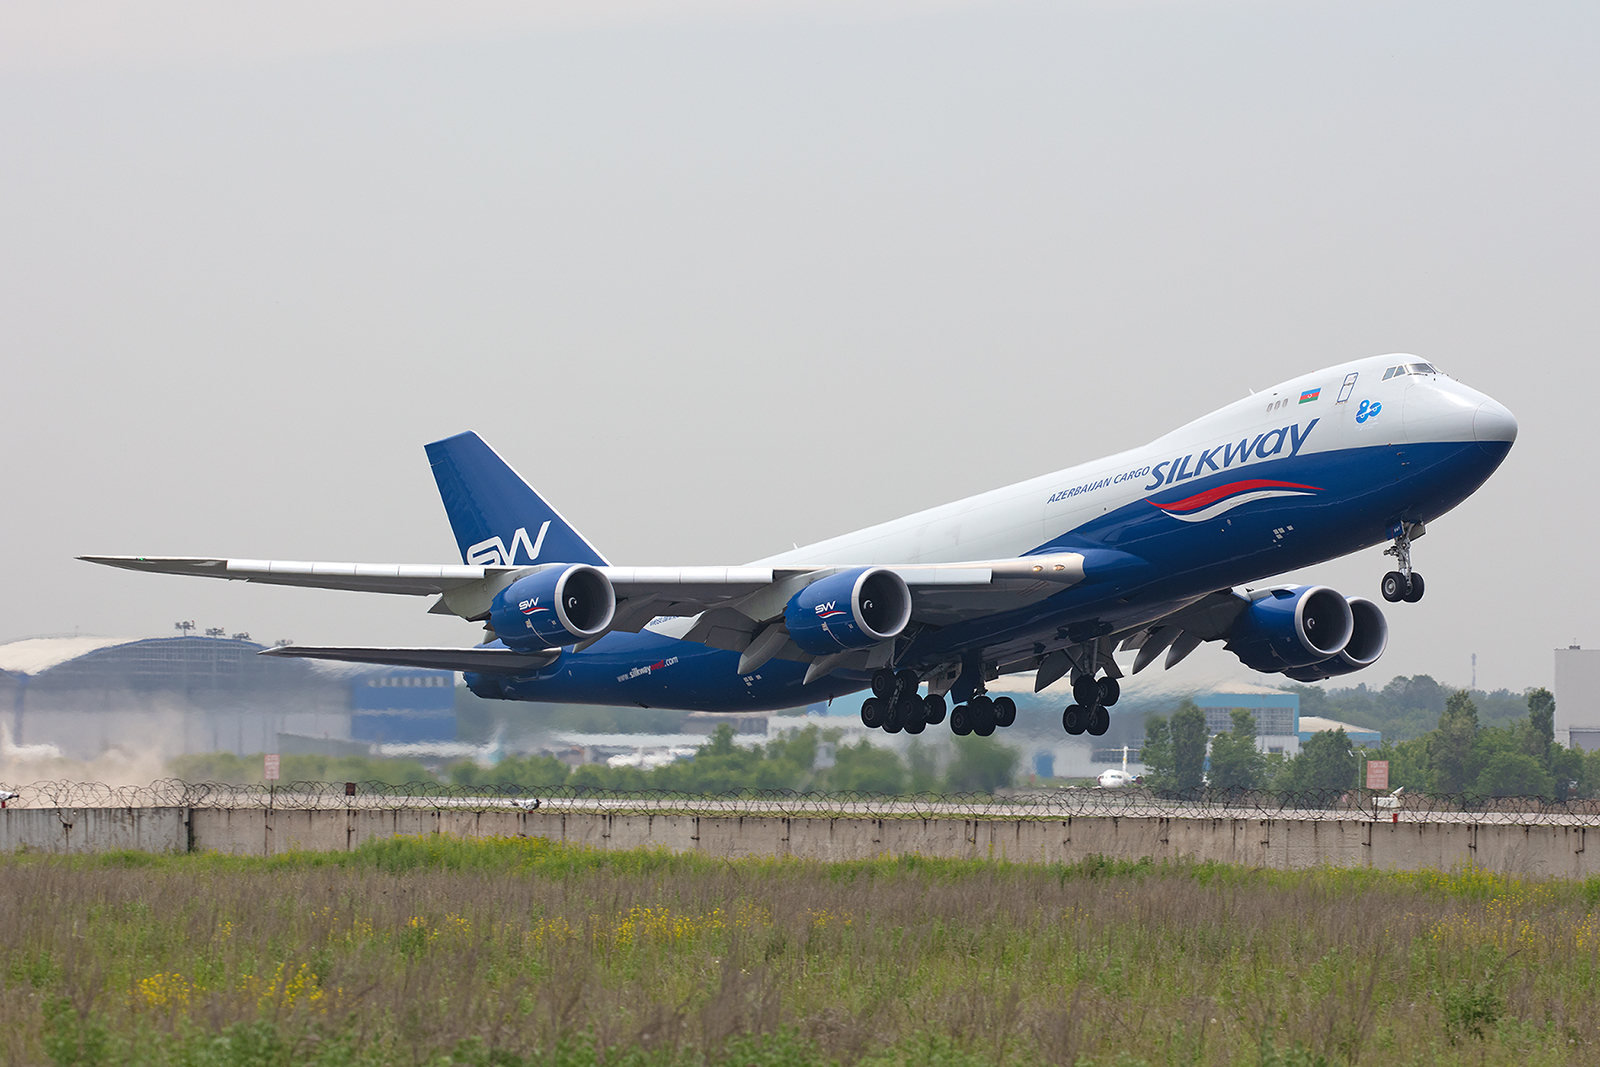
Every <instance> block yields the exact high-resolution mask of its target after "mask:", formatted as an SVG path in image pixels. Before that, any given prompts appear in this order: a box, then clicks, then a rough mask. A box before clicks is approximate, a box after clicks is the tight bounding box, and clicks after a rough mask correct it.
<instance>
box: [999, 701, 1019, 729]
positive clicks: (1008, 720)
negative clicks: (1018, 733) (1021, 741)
mask: <svg viewBox="0 0 1600 1067" xmlns="http://www.w3.org/2000/svg"><path fill="white" fill-rule="evenodd" d="M1016 721H1017V702H1016V701H1015V700H1012V699H1011V698H1010V697H995V698H994V724H995V725H996V726H998V727H1000V728H1001V729H1002V730H1003V729H1005V728H1006V727H1007V726H1010V725H1011V724H1012V723H1014V722H1016Z"/></svg>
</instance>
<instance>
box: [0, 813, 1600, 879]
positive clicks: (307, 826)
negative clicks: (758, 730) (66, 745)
mask: <svg viewBox="0 0 1600 1067" xmlns="http://www.w3.org/2000/svg"><path fill="white" fill-rule="evenodd" d="M1595 832H1596V835H1597V841H1596V844H1597V846H1600V829H1596V830H1595ZM435 833H438V834H448V835H452V836H458V837H492V836H505V837H544V838H550V839H553V840H558V841H568V842H572V843H575V844H584V845H590V846H593V847H595V848H602V849H627V848H666V849H671V850H673V851H677V852H703V853H705V854H707V855H711V856H718V857H726V858H736V857H740V856H797V857H802V858H807V859H818V860H858V859H871V858H874V857H879V856H898V855H909V854H917V855H922V856H939V857H951V858H971V859H983V858H993V859H1008V860H1013V861H1016V862H1023V863H1050V862H1067V863H1071V862H1076V861H1078V860H1081V859H1083V858H1085V857H1087V856H1093V855H1100V856H1109V857H1115V858H1119V859H1139V858H1141V857H1145V856H1149V857H1151V858H1152V859H1155V860H1157V861H1161V860H1178V859H1192V860H1214V861H1218V862H1222V863H1236V864H1242V865H1245V866H1252V867H1274V868H1280V869H1292V868H1303V867H1316V866H1321V865H1324V864H1328V865H1332V866H1339V867H1377V868H1381V869H1386V870H1422V869H1439V870H1449V869H1450V868H1453V867H1466V866H1475V867H1480V868H1483V869H1487V870H1493V871H1507V872H1513V873H1519V874H1526V875H1533V876H1540V877H1549V876H1556V877H1569V878H1582V877H1587V876H1589V875H1591V874H1600V850H1597V853H1593V854H1592V853H1590V852H1589V851H1588V847H1587V845H1588V833H1589V829H1588V828H1585V827H1580V826H1508V825H1502V824H1480V825H1474V824H1467V823H1428V822H1400V823H1392V822H1376V823H1374V822H1368V821H1357V820H1351V821H1347V822H1333V821H1324V820H1298V819H1129V818H1112V817H1095V818H1077V819H1061V820H1053V821H1047V822H1032V821H1002V820H985V819H803V818H757V817H748V816H721V817H712V816H696V815H594V814H576V813H563V812H544V811H535V812H516V811H492V812H466V811H427V810H418V809H413V810H391V811H376V810H369V809H349V810H345V809H333V810H321V811H274V812H268V811H265V810H263V809H260V808H194V809H184V808H81V809H54V808H43V809H40V808H33V809H28V808H12V809H8V810H6V811H3V812H0V850H3V851H14V850H16V849H18V848H26V849H29V850H32V851H40V852H91V851H104V850H107V849H115V848H134V849H141V850H145V851H150V852H183V851H189V850H194V851H217V852H228V853H234V854H237V855H249V856H263V855H276V854H279V853H283V852H289V851H294V850H311V851H341V850H345V849H351V848H354V847H356V846H358V845H360V844H361V843H362V842H363V841H367V840H370V839H372V838H385V837H393V836H395V835H397V834H435Z"/></svg>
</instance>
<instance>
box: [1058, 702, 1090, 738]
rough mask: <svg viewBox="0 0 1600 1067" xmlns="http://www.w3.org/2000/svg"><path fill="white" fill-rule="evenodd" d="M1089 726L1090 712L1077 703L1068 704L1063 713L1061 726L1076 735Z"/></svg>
mask: <svg viewBox="0 0 1600 1067" xmlns="http://www.w3.org/2000/svg"><path fill="white" fill-rule="evenodd" d="M1088 726H1089V713H1088V712H1086V711H1084V710H1083V708H1082V707H1081V706H1079V705H1077V704H1068V705H1067V710H1066V711H1063V712H1062V713H1061V728H1062V729H1063V730H1065V731H1067V733H1069V734H1071V735H1072V736H1074V737H1076V736H1078V735H1079V734H1081V733H1083V731H1084V730H1086V729H1087V728H1088Z"/></svg>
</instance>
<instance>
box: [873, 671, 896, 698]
mask: <svg viewBox="0 0 1600 1067" xmlns="http://www.w3.org/2000/svg"><path fill="white" fill-rule="evenodd" d="M872 695H873V696H875V697H877V698H878V699H879V700H887V699H888V698H889V697H892V696H894V671H891V670H890V669H889V668H887V667H885V668H883V669H882V670H878V671H874V672H873V673H872Z"/></svg>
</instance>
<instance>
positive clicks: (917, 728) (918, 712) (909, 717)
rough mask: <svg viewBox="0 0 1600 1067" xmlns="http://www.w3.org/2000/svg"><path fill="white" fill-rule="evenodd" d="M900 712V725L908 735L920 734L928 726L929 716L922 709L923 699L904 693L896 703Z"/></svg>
mask: <svg viewBox="0 0 1600 1067" xmlns="http://www.w3.org/2000/svg"><path fill="white" fill-rule="evenodd" d="M895 707H896V708H898V709H899V711H900V725H901V726H902V727H903V728H904V729H905V732H906V733H908V734H920V733H921V732H922V731H923V730H924V729H925V728H926V727H927V725H928V716H927V714H926V713H925V712H924V711H923V709H922V698H921V697H918V696H916V695H915V694H908V693H902V694H901V695H900V699H899V700H898V701H896V702H895Z"/></svg>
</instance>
